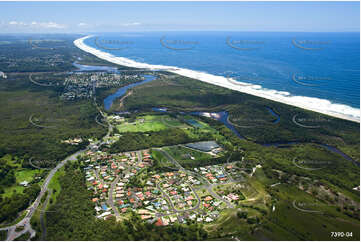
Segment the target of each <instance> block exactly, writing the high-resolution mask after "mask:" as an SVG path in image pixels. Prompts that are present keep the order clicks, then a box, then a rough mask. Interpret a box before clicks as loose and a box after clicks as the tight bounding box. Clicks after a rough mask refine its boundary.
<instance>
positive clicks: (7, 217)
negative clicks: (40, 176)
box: [0, 184, 40, 223]
mask: <svg viewBox="0 0 361 242" xmlns="http://www.w3.org/2000/svg"><path fill="white" fill-rule="evenodd" d="M39 192H40V186H39V185H38V184H33V185H30V186H29V187H26V188H25V189H24V191H23V193H22V194H19V193H15V194H14V195H12V196H11V197H10V198H8V197H5V198H2V197H1V198H0V207H1V210H0V223H2V222H5V223H9V222H11V221H12V220H14V219H16V217H17V216H19V212H20V211H22V210H24V209H26V208H27V207H28V205H29V204H30V203H31V202H33V201H34V200H35V198H36V197H37V195H38V194H39Z"/></svg>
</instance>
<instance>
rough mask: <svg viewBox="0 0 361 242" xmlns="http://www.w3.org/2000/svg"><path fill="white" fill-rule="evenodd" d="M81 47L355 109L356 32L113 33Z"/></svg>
mask: <svg viewBox="0 0 361 242" xmlns="http://www.w3.org/2000/svg"><path fill="white" fill-rule="evenodd" d="M84 43H85V44H86V45H89V46H91V47H93V48H96V49H99V50H101V51H103V52H108V53H111V54H113V55H115V56H120V57H126V58H129V59H132V60H135V61H138V62H143V63H149V64H157V65H167V66H176V67H181V68H187V69H191V70H197V71H202V72H207V73H210V74H215V75H222V76H227V77H232V78H233V79H235V80H239V81H242V82H247V83H252V84H259V85H261V86H262V87H263V88H268V89H273V90H278V91H285V92H289V93H290V94H292V95H297V96H308V97H317V98H321V99H327V100H330V101H332V102H335V103H340V104H345V105H348V106H351V107H354V108H360V35H359V33H284V32H282V33H272V32H147V33H119V34H115V33H113V34H97V35H95V36H94V37H91V38H88V39H86V40H85V41H84Z"/></svg>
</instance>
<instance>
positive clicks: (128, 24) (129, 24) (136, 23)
mask: <svg viewBox="0 0 361 242" xmlns="http://www.w3.org/2000/svg"><path fill="white" fill-rule="evenodd" d="M122 25H123V26H136V25H141V23H138V22H133V23H125V24H122Z"/></svg>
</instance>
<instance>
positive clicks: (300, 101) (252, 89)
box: [74, 35, 360, 123]
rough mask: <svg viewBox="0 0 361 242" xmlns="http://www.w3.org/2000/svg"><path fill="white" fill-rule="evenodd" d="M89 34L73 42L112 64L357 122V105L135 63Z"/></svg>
mask: <svg viewBox="0 0 361 242" xmlns="http://www.w3.org/2000/svg"><path fill="white" fill-rule="evenodd" d="M90 37H93V36H92V35H89V36H85V37H83V38H79V39H77V40H75V41H74V45H75V46H76V47H78V48H79V49H81V50H83V51H85V52H88V53H90V54H93V55H95V56H96V57H98V58H100V59H103V60H106V61H109V62H111V63H114V64H118V65H122V66H127V67H133V68H146V69H149V70H159V69H165V70H167V71H168V72H171V73H175V74H178V75H181V76H185V77H189V78H193V79H197V80H199V81H202V82H206V83H209V84H212V85H217V86H221V87H224V88H228V89H232V90H235V91H239V92H243V93H247V94H250V95H253V96H257V97H262V98H265V99H269V100H272V101H275V102H280V103H284V104H288V105H291V106H295V107H299V108H303V109H306V110H311V111H314V112H318V113H322V114H326V115H329V116H332V117H336V118H340V119H345V120H349V121H353V122H357V123H360V109H357V108H353V107H350V106H347V105H344V104H338V103H332V102H331V101H329V100H326V99H320V98H315V97H306V96H293V95H291V94H290V93H289V92H284V91H277V90H271V89H266V88H262V86H260V85H253V84H249V83H243V82H235V81H234V80H232V79H230V78H226V77H223V76H216V75H212V74H208V73H205V72H200V71H193V70H190V69H185V68H178V67H174V66H165V65H151V64H147V63H140V62H136V61H133V60H131V59H127V58H124V57H116V56H114V55H112V54H110V53H106V52H103V51H101V50H98V49H95V48H93V47H90V46H88V45H86V44H84V40H86V39H88V38H90Z"/></svg>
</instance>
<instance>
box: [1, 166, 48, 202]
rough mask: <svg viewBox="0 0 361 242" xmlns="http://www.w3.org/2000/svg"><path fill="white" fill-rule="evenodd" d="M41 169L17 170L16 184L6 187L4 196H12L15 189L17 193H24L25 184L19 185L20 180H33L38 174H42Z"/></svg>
mask: <svg viewBox="0 0 361 242" xmlns="http://www.w3.org/2000/svg"><path fill="white" fill-rule="evenodd" d="M40 174H41V171H39V170H31V169H21V170H18V171H16V172H15V177H16V184H14V185H12V186H10V187H6V188H5V189H4V194H3V196H4V197H10V196H11V195H12V193H13V192H14V191H15V192H16V193H22V192H23V191H24V188H25V187H24V186H21V185H18V184H19V183H20V182H23V181H27V182H31V181H32V180H33V179H34V177H35V176H36V175H40Z"/></svg>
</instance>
